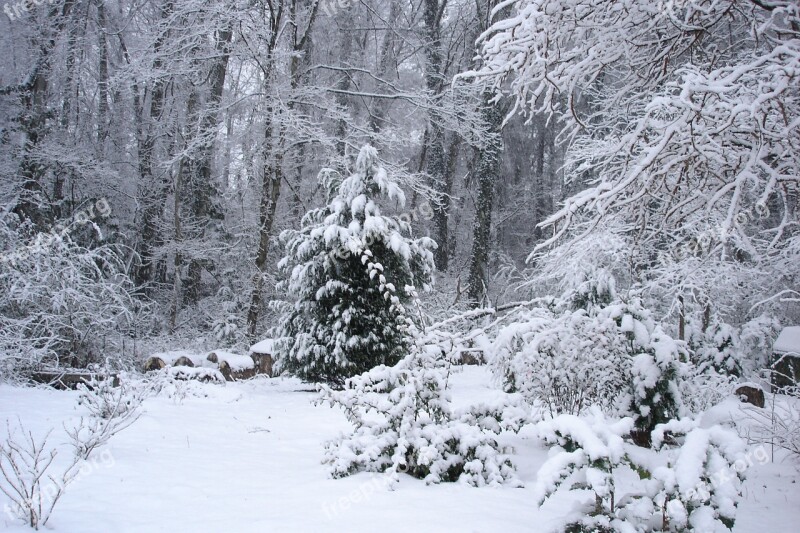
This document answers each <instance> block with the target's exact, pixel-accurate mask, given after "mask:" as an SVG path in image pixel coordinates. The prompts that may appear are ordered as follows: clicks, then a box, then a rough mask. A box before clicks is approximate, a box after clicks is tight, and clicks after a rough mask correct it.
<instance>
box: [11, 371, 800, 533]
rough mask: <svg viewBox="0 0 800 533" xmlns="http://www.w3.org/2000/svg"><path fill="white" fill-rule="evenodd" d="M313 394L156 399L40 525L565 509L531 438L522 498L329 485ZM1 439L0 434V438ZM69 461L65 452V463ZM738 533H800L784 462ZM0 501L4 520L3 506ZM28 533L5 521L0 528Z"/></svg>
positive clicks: (505, 521)
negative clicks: (540, 500)
mask: <svg viewBox="0 0 800 533" xmlns="http://www.w3.org/2000/svg"><path fill="white" fill-rule="evenodd" d="M450 380H451V383H452V384H453V387H454V400H455V402H456V404H458V405H466V404H468V403H470V402H477V401H484V400H487V399H490V398H492V397H493V396H495V395H497V394H498V393H497V392H496V391H494V390H492V389H491V386H490V382H489V375H488V373H487V371H486V370H485V368H477V367H470V368H466V369H465V370H464V372H463V373H457V374H453V375H452V376H451V378H450ZM309 388H310V387H309V386H308V385H305V384H302V383H300V382H299V381H295V380H286V379H272V380H269V379H260V380H255V381H249V382H239V383H229V384H228V385H227V386H216V385H204V386H202V387H201V388H200V390H202V391H203V392H204V393H207V394H208V396H207V397H194V396H187V397H186V398H184V399H183V400H182V401H181V400H179V399H170V398H166V397H157V398H151V399H149V400H147V402H146V403H145V409H146V413H145V415H144V416H143V417H142V418H141V419H140V420H139V421H138V422H137V423H136V424H135V425H134V426H133V427H132V428H130V429H128V430H126V431H124V432H123V433H120V434H119V435H117V436H115V437H114V438H113V439H112V440H111V442H110V444H109V445H108V446H107V447H106V448H103V449H102V450H103V451H102V452H101V453H99V454H98V456H100V459H98V461H97V463H96V465H95V466H93V468H92V469H91V471H90V472H88V473H87V474H86V475H85V476H83V477H81V479H79V480H78V481H76V482H75V483H74V484H73V485H72V486H70V487H69V488H68V490H67V492H66V495H65V496H64V498H63V500H62V501H61V502H60V503H59V505H58V507H57V508H56V511H55V513H54V515H53V518H52V519H51V521H50V523H49V524H48V527H49V528H51V529H52V530H53V531H57V532H98V533H100V532H103V533H106V532H109V531H114V532H160V531H164V532H167V531H170V532H171V531H192V532H212V531H237V532H239V531H242V532H247V531H253V532H255V531H258V532H263V531H278V532H281V531H314V532H318V531H354V532H361V531H363V532H373V531H381V532H395V531H396V532H405V531H432V532H436V531H476V532H478V531H503V532H517V531H519V532H523V531H526V532H530V531H546V530H547V529H548V528H549V527H552V526H553V525H555V524H556V523H557V522H558V517H559V516H560V515H562V514H563V512H564V506H565V505H570V503H569V502H565V501H563V500H560V499H558V498H554V499H553V500H552V501H549V502H548V503H547V504H545V506H544V507H543V508H542V509H540V510H537V509H536V508H535V506H534V503H533V495H532V486H533V481H534V480H535V475H536V471H537V470H538V468H539V465H540V464H541V463H542V462H543V461H544V459H545V457H546V450H544V449H543V448H542V447H541V446H540V445H539V444H538V442H537V441H535V440H534V439H533V438H532V437H531V434H530V433H527V432H525V431H523V432H522V434H521V435H520V436H514V437H513V441H510V442H509V444H513V445H514V447H515V448H516V462H517V465H518V467H519V475H520V478H521V479H522V480H523V481H524V482H526V488H523V489H514V488H497V489H492V488H481V489H476V488H472V487H468V486H462V485H455V484H442V485H438V486H425V485H424V483H422V482H421V481H418V480H415V479H412V478H410V477H404V478H403V479H402V480H401V483H400V485H399V487H398V488H397V490H395V491H389V490H387V489H386V485H385V482H384V480H383V478H382V476H380V475H372V474H359V475H356V476H353V477H350V478H345V479H340V480H332V479H329V478H328V477H327V474H326V470H325V467H324V466H323V465H322V464H320V459H321V458H322V452H323V449H322V444H323V442H324V441H325V440H327V439H330V438H332V437H334V436H336V434H337V433H338V432H339V431H343V430H346V429H347V423H346V421H345V419H344V416H343V415H342V414H341V413H339V412H337V411H336V410H332V409H330V408H327V407H314V406H313V405H312V404H311V400H312V399H313V397H314V396H315V394H314V393H312V392H309ZM75 400H76V394H75V393H73V392H56V391H50V390H45V389H19V388H12V387H9V386H0V420H5V419H7V418H8V419H11V420H12V427H13V421H14V420H15V419H16V417H17V416H18V415H19V417H20V418H21V420H22V422H23V423H24V424H25V425H27V426H29V427H30V428H31V429H32V430H33V431H34V433H35V434H43V433H44V432H45V431H46V429H48V428H50V427H55V428H56V430H54V433H53V436H52V438H51V443H53V444H61V443H64V442H66V438H65V434H64V431H63V429H62V423H63V422H66V423H67V424H70V423H73V422H74V421H75V420H76V419H77V417H78V416H79V415H80V414H81V413H80V412H79V411H78V410H76V407H75ZM5 431H6V429H5V427H3V428H2V429H0V435H3V436H4V434H5ZM68 453H69V450H68V449H67V448H66V447H63V446H62V455H64V456H65V455H67V454H68ZM753 473H754V474H755V475H752V476H751V479H750V480H749V481H748V483H747V485H746V487H747V493H746V498H745V502H744V503H743V505H742V508H741V513H740V519H739V524H738V526H737V528H736V531H737V532H739V533H750V532H752V533H756V532H757V533H763V532H765V531H771V532H772V531H775V532H778V531H790V530H791V529H789V528H788V526H789V525H790V524H797V523H800V490H798V488H800V485H799V484H797V483H796V481H797V480H798V479H799V476H798V474H797V471H796V470H795V469H793V467H792V466H791V465H790V464H783V465H766V466H764V467H754V469H753ZM3 498H4V496H0V508H2V506H3V504H5V503H6V500H5V499H3ZM3 528H6V529H7V530H9V531H28V529H27V528H25V527H23V526H21V525H19V523H12V522H11V521H10V520H9V518H8V517H7V516H6V515H5V513H3V514H2V515H0V529H3Z"/></svg>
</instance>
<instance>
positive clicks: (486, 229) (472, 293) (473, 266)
mask: <svg viewBox="0 0 800 533" xmlns="http://www.w3.org/2000/svg"><path fill="white" fill-rule="evenodd" d="M490 99H491V95H490V94H489V93H486V94H484V99H483V100H484V108H483V117H484V120H485V121H486V123H487V124H488V125H489V127H490V132H491V138H490V139H489V141H488V142H487V144H486V146H484V147H482V148H481V150H480V151H479V153H478V164H477V168H476V171H475V173H476V177H477V181H478V197H477V199H476V201H475V204H476V205H475V222H474V223H473V226H472V254H471V255H470V263H469V281H468V288H467V295H468V296H469V300H470V304H471V305H472V306H474V307H479V306H481V305H482V304H483V303H484V302H485V301H486V298H487V289H488V286H489V274H488V265H489V251H490V248H491V243H490V237H491V234H492V210H493V209H494V191H495V184H496V183H497V182H498V180H499V178H500V154H501V153H502V151H503V137H502V135H501V129H502V124H503V113H502V111H501V109H500V106H499V105H492V104H490Z"/></svg>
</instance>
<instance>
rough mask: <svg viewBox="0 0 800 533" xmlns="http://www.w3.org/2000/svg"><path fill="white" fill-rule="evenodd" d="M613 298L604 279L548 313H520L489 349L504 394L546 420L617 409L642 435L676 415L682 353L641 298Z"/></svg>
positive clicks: (582, 287)
mask: <svg viewBox="0 0 800 533" xmlns="http://www.w3.org/2000/svg"><path fill="white" fill-rule="evenodd" d="M613 297H614V283H613V278H611V277H610V276H608V275H607V274H604V275H602V276H601V277H600V278H599V280H595V281H591V280H584V282H582V283H580V284H579V285H578V287H577V289H574V290H571V291H569V292H568V293H567V294H565V295H564V297H563V298H561V299H558V300H554V301H553V302H552V303H551V305H550V306H549V307H548V308H535V309H533V310H522V311H518V312H517V316H515V317H514V318H513V319H512V320H511V321H510V322H511V323H510V325H509V326H506V327H504V328H503V329H501V330H500V332H499V333H498V335H497V338H496V340H495V343H494V346H493V357H492V366H493V370H494V372H495V375H496V376H498V377H499V379H501V380H502V382H503V386H504V388H505V390H507V391H519V392H521V393H522V394H523V395H524V396H525V398H526V399H527V400H528V401H530V402H531V403H536V404H539V405H541V406H543V407H544V408H545V410H546V411H548V412H549V413H550V415H551V416H552V415H555V414H563V413H569V414H579V413H581V412H583V411H584V410H585V409H586V408H587V407H589V406H590V405H598V406H600V407H602V408H603V409H604V410H605V411H607V412H613V411H617V410H620V409H621V410H622V411H623V414H630V415H632V416H634V419H635V420H636V427H637V429H639V430H641V431H644V432H646V433H649V432H650V431H652V429H653V428H654V427H655V425H656V424H658V423H661V422H665V421H667V420H670V419H671V418H673V417H674V416H676V415H677V414H678V412H679V409H680V405H681V401H680V393H679V390H678V385H677V382H676V378H677V377H678V374H679V373H680V370H681V365H680V362H681V360H682V359H685V358H686V351H685V348H684V347H683V345H682V344H681V343H678V342H676V341H673V340H672V339H671V338H670V337H669V336H667V335H666V334H665V333H664V332H663V331H662V330H661V328H660V327H659V326H657V325H656V322H655V321H654V320H653V319H652V317H651V313H650V312H649V311H648V310H647V309H645V308H644V306H643V305H642V303H641V301H640V300H639V299H638V298H635V297H629V298H628V299H627V300H626V301H623V300H620V299H618V298H614V299H612V298H613ZM582 306H583V307H582Z"/></svg>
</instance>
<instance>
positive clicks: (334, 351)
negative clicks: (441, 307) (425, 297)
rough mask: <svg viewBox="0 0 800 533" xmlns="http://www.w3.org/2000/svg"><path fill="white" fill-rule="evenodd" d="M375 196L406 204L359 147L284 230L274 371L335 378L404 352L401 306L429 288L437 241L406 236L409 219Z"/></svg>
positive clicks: (405, 323)
mask: <svg viewBox="0 0 800 533" xmlns="http://www.w3.org/2000/svg"><path fill="white" fill-rule="evenodd" d="M378 197H384V198H386V199H389V200H392V199H394V200H396V201H397V202H399V203H400V204H401V205H402V204H404V202H405V198H404V195H403V192H402V190H401V189H400V188H399V187H398V186H397V184H395V183H394V182H393V181H391V180H390V179H389V177H388V176H387V173H386V171H385V170H384V169H383V168H382V167H380V166H379V160H378V153H377V151H376V150H375V149H374V148H372V147H371V146H365V147H364V148H362V149H361V152H360V153H359V155H358V160H357V162H356V169H355V172H354V173H353V174H352V175H351V176H350V177H349V178H347V179H345V180H344V181H343V182H342V183H341V184H340V185H339V186H338V190H337V193H336V195H335V196H334V197H333V199H332V201H331V203H330V204H329V205H328V206H326V207H324V208H322V209H317V210H314V211H311V212H309V213H308V214H307V215H306V216H305V217H304V219H303V224H302V226H303V227H302V228H301V229H300V230H287V231H285V232H283V233H282V234H281V242H282V243H283V245H284V247H285V250H286V256H285V257H284V258H283V259H282V260H281V262H280V264H279V267H280V269H281V270H282V271H283V272H284V273H285V274H286V276H287V279H286V280H285V281H283V282H281V284H280V285H279V289H280V290H284V291H286V296H287V299H288V300H289V302H292V303H290V304H289V305H288V309H286V312H285V314H284V315H283V316H282V318H281V321H280V324H279V326H278V328H277V337H278V338H279V340H278V342H277V343H276V356H277V361H278V368H279V370H280V371H285V372H288V373H291V374H294V375H297V376H299V377H301V378H303V379H306V380H309V381H315V382H325V383H330V384H334V385H341V384H342V383H344V380H345V379H346V378H348V377H352V376H355V375H358V374H361V373H363V372H366V371H367V370H369V369H371V368H373V367H376V366H378V365H382V364H385V365H394V364H396V363H397V362H398V361H400V359H402V357H403V356H404V355H406V354H407V353H408V349H409V327H410V326H411V325H412V323H413V320H412V318H411V316H410V313H409V312H408V309H407V307H406V305H407V304H408V303H409V302H410V301H411V300H412V299H413V298H414V297H415V296H416V292H415V291H416V287H419V286H422V287H423V288H426V289H427V288H428V287H429V284H430V282H431V272H432V269H433V266H432V261H433V256H432V253H431V250H433V249H434V248H435V243H434V242H433V241H432V240H430V239H427V238H421V239H417V240H413V239H411V238H409V237H408V235H409V234H410V232H411V230H410V226H409V225H408V224H407V223H406V222H404V221H402V220H401V219H399V218H395V217H388V216H383V215H381V212H380V209H379V208H378V205H377V204H376V203H375V202H376V200H377V199H378Z"/></svg>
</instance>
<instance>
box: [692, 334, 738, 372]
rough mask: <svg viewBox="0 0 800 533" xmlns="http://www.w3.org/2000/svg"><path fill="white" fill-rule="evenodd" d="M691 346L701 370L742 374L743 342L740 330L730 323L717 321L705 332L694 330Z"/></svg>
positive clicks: (695, 360)
mask: <svg viewBox="0 0 800 533" xmlns="http://www.w3.org/2000/svg"><path fill="white" fill-rule="evenodd" d="M689 347H690V349H691V350H692V351H693V352H694V357H693V358H692V360H693V362H694V364H695V365H697V367H698V370H699V371H700V372H716V373H717V374H725V375H729V376H741V375H742V371H743V369H742V358H743V353H742V343H741V340H740V338H739V333H738V331H737V330H736V328H734V327H733V326H731V325H730V324H727V323H725V322H722V321H715V322H714V323H713V324H711V325H710V326H709V328H708V329H707V330H706V331H705V332H703V331H697V332H693V333H692V335H691V336H690V345H689Z"/></svg>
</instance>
